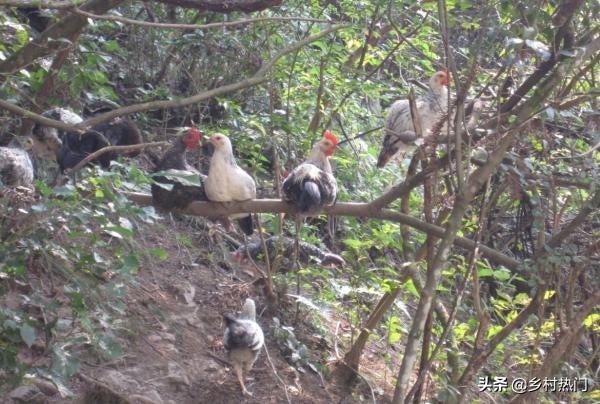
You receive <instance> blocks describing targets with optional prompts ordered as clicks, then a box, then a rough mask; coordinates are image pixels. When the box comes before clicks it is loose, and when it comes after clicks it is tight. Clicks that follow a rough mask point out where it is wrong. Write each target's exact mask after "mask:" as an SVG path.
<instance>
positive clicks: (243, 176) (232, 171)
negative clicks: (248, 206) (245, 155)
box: [204, 134, 256, 235]
mask: <svg viewBox="0 0 600 404" xmlns="http://www.w3.org/2000/svg"><path fill="white" fill-rule="evenodd" d="M209 141H210V143H212V144H213V146H214V147H215V150H214V153H213V155H212V157H211V159H210V167H209V169H208V177H206V182H205V183H204V192H206V196H207V197H208V199H209V200H210V201H213V202H233V201H247V200H250V199H254V198H256V184H255V183H254V179H253V178H252V177H251V176H250V175H249V174H248V173H247V172H245V171H244V170H242V169H241V168H240V167H239V166H238V165H237V163H236V161H235V157H234V156H233V149H232V147H231V141H230V140H229V138H228V137H227V136H225V135H222V134H216V135H213V136H212V137H211V138H210V139H209ZM232 217H233V218H236V219H238V224H239V225H240V227H241V229H242V230H243V231H244V233H245V234H247V235H252V233H253V223H252V216H251V215H250V214H249V213H241V214H237V215H232Z"/></svg>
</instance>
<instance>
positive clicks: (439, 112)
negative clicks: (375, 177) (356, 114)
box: [377, 71, 450, 168]
mask: <svg viewBox="0 0 600 404" xmlns="http://www.w3.org/2000/svg"><path fill="white" fill-rule="evenodd" d="M449 81H450V76H449V74H448V73H447V72H445V71H439V72H437V73H435V74H434V75H433V76H431V78H430V79H429V91H428V92H427V93H426V94H425V95H423V96H421V97H418V98H417V99H416V107H417V113H418V114H419V117H420V120H421V128H422V131H423V136H424V137H426V136H428V135H429V134H430V132H431V129H432V128H433V127H434V125H435V124H436V123H437V122H438V121H439V120H440V119H441V118H442V116H443V115H444V114H445V113H446V111H447V110H448V83H449ZM384 130H385V136H384V138H383V145H382V147H381V151H380V152H379V157H378V159H377V167H379V168H382V167H384V166H385V165H386V164H387V163H388V162H389V161H390V159H392V158H393V157H402V156H403V155H404V153H406V152H408V151H411V150H413V149H414V148H415V147H416V146H418V145H419V144H421V143H422V142H423V139H418V136H417V134H416V131H415V127H414V125H413V120H412V116H411V113H410V104H409V101H408V100H398V101H396V102H394V103H393V104H392V106H391V107H390V109H389V111H388V114H387V117H386V119H385V129H384Z"/></svg>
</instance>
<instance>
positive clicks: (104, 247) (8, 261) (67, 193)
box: [0, 166, 166, 382]
mask: <svg viewBox="0 0 600 404" xmlns="http://www.w3.org/2000/svg"><path fill="white" fill-rule="evenodd" d="M138 171H139V170H137V169H132V170H128V169H126V168H125V167H123V166H121V167H118V168H117V169H115V170H114V171H112V172H106V171H102V170H89V169H86V170H85V173H84V178H83V179H82V180H81V181H79V182H78V183H77V184H76V185H71V184H67V185H64V186H58V187H55V188H49V187H48V186H46V185H45V184H44V183H43V182H39V183H38V191H39V193H40V198H39V199H38V200H37V201H36V202H35V204H32V205H30V206H28V207H27V206H25V207H18V211H17V207H15V206H11V205H6V202H7V201H6V200H1V201H0V202H1V203H2V204H3V205H4V206H3V208H4V209H7V211H8V215H7V216H4V219H3V221H2V223H1V226H0V234H2V237H3V240H4V242H3V243H2V244H0V278H2V279H3V280H4V282H3V284H2V285H3V287H2V290H1V293H0V299H2V300H3V301H4V302H5V303H8V302H11V303H10V304H11V305H14V303H15V300H14V299H15V296H14V295H13V293H12V292H11V288H9V287H8V285H9V283H8V281H11V282H20V283H23V282H25V283H28V282H32V281H33V279H30V276H31V275H32V274H31V273H30V272H27V271H26V270H25V268H27V267H30V266H31V265H34V266H39V267H42V268H44V271H45V273H46V274H47V275H43V276H49V277H52V278H54V279H55V280H56V279H61V282H63V283H64V287H63V288H62V290H61V291H57V293H55V294H54V295H53V294H49V293H48V291H45V290H43V289H33V290H34V293H32V294H29V296H28V299H27V302H28V303H27V302H26V303H25V304H24V305H23V304H21V305H19V308H18V309H14V310H10V309H7V308H3V309H2V310H0V344H1V345H2V346H3V349H2V352H3V354H2V357H1V358H0V361H1V363H0V366H1V367H2V368H3V369H5V370H7V371H8V372H9V373H10V377H11V378H12V379H11V380H12V381H13V382H14V381H17V380H18V378H19V377H20V376H22V375H23V372H24V371H25V370H26V369H27V367H26V366H25V365H24V364H22V363H20V362H19V360H18V357H17V354H18V352H19V350H20V349H21V348H20V347H21V345H23V344H24V345H26V346H28V347H31V346H32V345H33V344H34V343H36V341H39V342H40V343H43V344H47V345H48V348H49V349H50V351H51V353H52V355H51V367H50V368H49V369H47V370H46V372H48V374H50V375H52V376H53V377H54V378H55V379H56V380H57V381H60V380H61V379H62V380H66V379H68V378H69V377H71V376H72V375H73V374H74V373H75V372H77V369H78V366H79V361H80V359H79V357H78V355H79V354H78V353H76V352H78V351H79V349H78V348H79V347H81V345H82V344H85V345H86V346H89V347H90V348H92V350H91V351H89V352H90V353H93V354H94V355H99V356H100V357H104V358H107V359H110V358H115V357H118V356H119V355H121V349H120V347H119V345H118V343H117V340H116V339H115V331H117V330H118V329H120V328H122V327H123V326H124V323H123V322H122V317H123V316H124V315H125V314H126V311H125V306H124V305H123V302H122V299H123V298H124V297H125V285H126V284H127V283H128V282H129V281H130V280H131V279H132V276H133V275H134V274H135V273H136V272H137V270H138V268H139V266H140V257H139V252H138V250H137V249H136V248H135V234H136V232H137V231H138V228H139V225H140V224H141V223H153V222H154V220H155V218H156V216H155V214H154V212H153V209H152V208H139V207H136V206H133V205H132V204H131V203H130V202H129V201H128V200H127V199H125V198H124V197H123V196H122V195H120V191H121V190H123V189H124V187H125V185H128V186H129V187H137V186H144V184H145V183H147V182H148V181H149V180H148V178H143V181H140V180H141V179H142V178H141V177H140V173H139V172H138ZM136 184H138V185H136ZM138 189H139V188H138ZM11 215H13V216H11ZM9 218H12V220H9ZM153 253H154V254H155V255H156V256H157V257H159V258H160V259H165V256H166V252H164V251H162V250H160V249H156V250H155V251H154V252H153ZM28 307H29V308H28ZM31 307H40V308H42V307H43V308H42V309H41V310H42V312H43V319H42V318H41V317H36V316H34V315H33V314H32V312H31ZM73 331H77V332H73ZM55 341H60V343H58V342H55ZM29 371H37V372H43V371H44V370H43V369H29Z"/></svg>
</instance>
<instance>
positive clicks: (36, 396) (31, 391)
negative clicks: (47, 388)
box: [8, 386, 48, 404]
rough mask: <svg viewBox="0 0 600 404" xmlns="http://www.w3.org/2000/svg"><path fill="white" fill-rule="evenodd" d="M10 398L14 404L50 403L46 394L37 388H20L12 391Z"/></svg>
mask: <svg viewBox="0 0 600 404" xmlns="http://www.w3.org/2000/svg"><path fill="white" fill-rule="evenodd" d="M8 397H9V398H10V399H11V400H12V401H13V402H14V403H23V404H43V403H47V402H48V400H47V399H46V396H45V395H44V393H42V392H41V391H40V389H38V388H37V387H36V386H19V387H17V388H16V389H14V390H13V391H11V392H10V394H9V395H8Z"/></svg>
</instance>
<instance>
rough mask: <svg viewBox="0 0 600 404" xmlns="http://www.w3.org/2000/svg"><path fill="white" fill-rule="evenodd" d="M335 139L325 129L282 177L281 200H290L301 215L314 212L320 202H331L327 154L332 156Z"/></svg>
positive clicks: (332, 189) (331, 181) (334, 191)
mask: <svg viewBox="0 0 600 404" xmlns="http://www.w3.org/2000/svg"><path fill="white" fill-rule="evenodd" d="M337 144H338V139H337V138H336V136H335V135H334V134H333V133H331V132H330V131H325V133H324V134H323V138H322V139H321V140H320V141H319V142H317V143H316V144H315V145H314V146H313V149H312V151H311V153H310V156H309V157H308V159H307V160H306V161H305V162H304V163H302V164H300V165H299V166H298V167H296V168H294V170H293V171H292V172H291V173H290V175H288V176H287V178H286V179H285V180H284V181H283V184H282V190H283V194H284V200H286V201H288V202H292V203H294V205H296V207H297V208H298V212H299V213H300V215H303V216H312V215H315V214H317V213H318V212H319V211H320V210H321V209H322V208H323V207H324V206H330V205H333V203H334V202H335V198H336V194H337V182H336V180H335V177H334V176H333V171H332V169H331V164H330V163H329V157H331V156H333V153H334V151H335V148H336V147H337Z"/></svg>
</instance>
